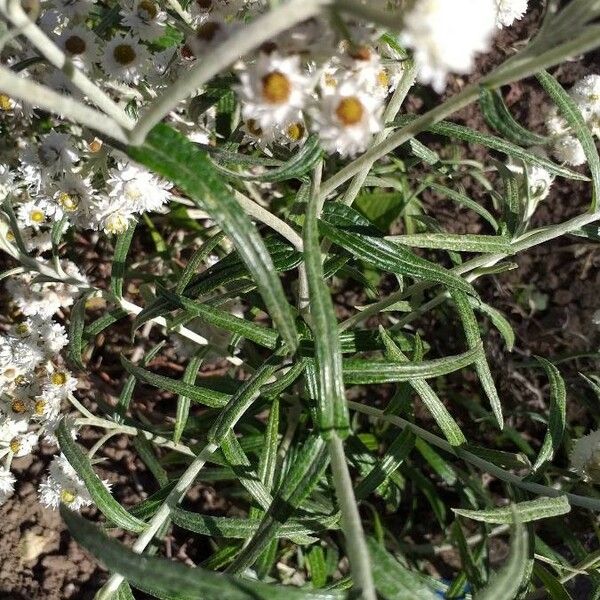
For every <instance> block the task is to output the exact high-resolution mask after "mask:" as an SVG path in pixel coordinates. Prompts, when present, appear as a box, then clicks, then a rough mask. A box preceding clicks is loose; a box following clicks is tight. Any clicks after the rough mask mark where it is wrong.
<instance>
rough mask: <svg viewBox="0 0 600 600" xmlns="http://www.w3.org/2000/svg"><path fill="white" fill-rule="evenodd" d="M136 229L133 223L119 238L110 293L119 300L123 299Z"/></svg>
mask: <svg viewBox="0 0 600 600" xmlns="http://www.w3.org/2000/svg"><path fill="white" fill-rule="evenodd" d="M135 227H136V223H135V222H133V223H132V224H131V225H130V226H129V227H128V228H127V229H126V230H125V231H124V232H123V233H121V234H120V235H118V236H117V242H116V244H115V253H114V255H113V259H112V266H111V272H110V291H111V292H112V293H113V294H114V295H115V296H116V297H117V298H122V297H123V280H124V278H125V270H126V267H127V254H128V253H129V247H130V246H131V240H132V239H133V234H134V232H135Z"/></svg>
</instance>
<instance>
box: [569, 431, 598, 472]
mask: <svg viewBox="0 0 600 600" xmlns="http://www.w3.org/2000/svg"><path fill="white" fill-rule="evenodd" d="M571 467H572V468H573V469H574V470H575V471H577V473H579V475H581V476H582V477H583V478H585V479H588V480H591V481H593V482H594V483H600V430H597V431H592V432H591V433H589V434H588V435H586V436H584V437H582V438H580V439H578V440H577V441H576V442H575V445H574V446H573V450H572V451H571Z"/></svg>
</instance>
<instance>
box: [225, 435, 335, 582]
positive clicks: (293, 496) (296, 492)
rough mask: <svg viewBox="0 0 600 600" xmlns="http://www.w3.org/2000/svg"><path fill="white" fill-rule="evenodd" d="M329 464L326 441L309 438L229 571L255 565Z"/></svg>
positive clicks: (316, 437)
mask: <svg viewBox="0 0 600 600" xmlns="http://www.w3.org/2000/svg"><path fill="white" fill-rule="evenodd" d="M328 462H329V454H328V452H327V445H326V442H325V440H324V439H323V438H322V437H321V436H315V435H313V436H311V437H309V438H308V439H307V440H306V441H305V442H304V444H303V445H302V449H301V450H300V452H299V453H298V455H297V456H296V458H295V460H294V462H293V463H292V466H291V468H290V470H289V472H288V473H287V474H286V477H285V479H284V480H283V483H282V484H281V487H280V488H279V491H278V492H277V494H276V496H275V498H274V500H273V503H272V504H271V506H270V507H269V510H268V512H267V513H266V514H265V516H264V518H263V519H262V521H261V524H260V526H259V528H258V530H257V531H256V533H255V534H254V535H253V536H252V538H251V539H250V540H249V542H248V543H247V544H246V546H245V547H244V549H243V550H242V551H241V552H240V554H239V555H238V556H237V557H236V559H235V561H234V562H233V563H232V565H231V567H230V568H229V569H228V571H231V572H241V571H243V570H244V569H245V568H247V567H249V566H250V565H252V564H253V563H254V561H255V560H256V559H257V558H258V556H259V555H260V554H261V552H262V551H263V550H264V549H265V548H266V547H267V545H268V544H269V542H270V541H271V539H273V537H274V536H275V534H276V532H277V531H279V529H280V528H281V527H282V526H283V525H284V523H286V521H287V520H288V519H289V518H290V517H291V516H292V515H293V513H294V511H295V510H296V509H297V508H298V507H299V506H300V504H301V503H302V501H303V500H304V499H305V498H306V497H307V496H308V495H309V494H310V493H311V492H312V491H313V489H314V488H315V486H316V485H317V483H318V482H319V481H320V479H321V477H322V476H323V473H324V472H325V469H326V468H327V464H328Z"/></svg>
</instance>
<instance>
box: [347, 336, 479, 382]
mask: <svg viewBox="0 0 600 600" xmlns="http://www.w3.org/2000/svg"><path fill="white" fill-rule="evenodd" d="M481 352H482V347H481V345H479V346H476V347H474V348H472V349H470V350H467V352H463V353H462V354H456V355H454V356H447V357H445V358H436V359H433V360H424V361H423V362H420V363H407V364H400V363H394V362H387V361H386V362H384V361H381V360H368V359H362V358H353V359H347V360H344V361H343V363H342V365H343V369H344V381H345V382H346V383H348V384H362V385H367V384H374V383H394V382H399V381H410V380H411V379H414V378H417V379H431V378H432V377H439V376H440V375H447V374H448V373H453V372H454V371H458V370H459V369H462V368H464V367H467V366H468V365H470V364H472V363H473V362H475V361H476V360H477V358H478V357H479V356H480V355H481Z"/></svg>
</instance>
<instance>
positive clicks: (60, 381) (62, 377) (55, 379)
mask: <svg viewBox="0 0 600 600" xmlns="http://www.w3.org/2000/svg"><path fill="white" fill-rule="evenodd" d="M68 378H69V376H68V375H67V373H65V372H64V371H56V372H55V373H52V376H51V377H50V381H51V382H52V383H53V384H54V385H65V383H67V379H68Z"/></svg>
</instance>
